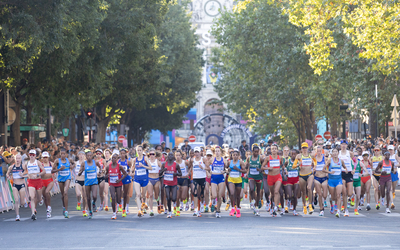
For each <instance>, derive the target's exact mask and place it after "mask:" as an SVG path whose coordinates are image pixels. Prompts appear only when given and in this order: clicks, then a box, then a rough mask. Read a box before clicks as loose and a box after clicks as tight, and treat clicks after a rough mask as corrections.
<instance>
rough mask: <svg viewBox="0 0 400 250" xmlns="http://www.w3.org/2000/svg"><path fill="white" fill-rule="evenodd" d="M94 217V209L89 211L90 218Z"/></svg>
mask: <svg viewBox="0 0 400 250" xmlns="http://www.w3.org/2000/svg"><path fill="white" fill-rule="evenodd" d="M92 217H93V211H89V219H91V218H92Z"/></svg>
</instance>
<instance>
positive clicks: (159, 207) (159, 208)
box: [157, 205, 161, 214]
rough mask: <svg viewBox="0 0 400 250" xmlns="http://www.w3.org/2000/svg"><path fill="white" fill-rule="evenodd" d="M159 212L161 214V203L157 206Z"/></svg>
mask: <svg viewBox="0 0 400 250" xmlns="http://www.w3.org/2000/svg"><path fill="white" fill-rule="evenodd" d="M157 213H158V214H161V206H160V205H158V206H157Z"/></svg>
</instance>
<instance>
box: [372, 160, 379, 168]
mask: <svg viewBox="0 0 400 250" xmlns="http://www.w3.org/2000/svg"><path fill="white" fill-rule="evenodd" d="M378 164H379V161H376V162H373V163H372V167H373V168H374V170H375V169H376V167H377V166H378Z"/></svg>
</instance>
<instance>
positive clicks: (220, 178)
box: [211, 174, 225, 185]
mask: <svg viewBox="0 0 400 250" xmlns="http://www.w3.org/2000/svg"><path fill="white" fill-rule="evenodd" d="M223 182H225V178H224V175H223V174H213V175H211V183H214V184H217V185H219V184H220V183H223Z"/></svg>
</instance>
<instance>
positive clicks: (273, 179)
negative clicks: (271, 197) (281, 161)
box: [267, 174, 282, 186]
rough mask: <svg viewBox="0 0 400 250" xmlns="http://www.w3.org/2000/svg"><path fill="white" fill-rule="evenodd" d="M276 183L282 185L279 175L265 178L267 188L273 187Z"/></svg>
mask: <svg viewBox="0 0 400 250" xmlns="http://www.w3.org/2000/svg"><path fill="white" fill-rule="evenodd" d="M278 181H279V182H281V183H282V175H281V174H277V175H268V177H267V183H268V186H273V185H275V183H277V182H278Z"/></svg>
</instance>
